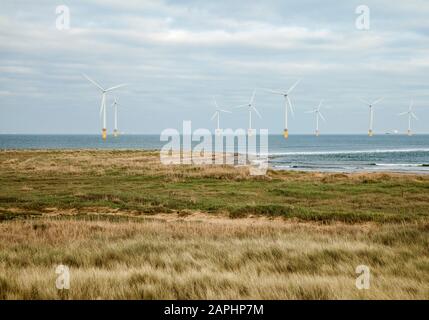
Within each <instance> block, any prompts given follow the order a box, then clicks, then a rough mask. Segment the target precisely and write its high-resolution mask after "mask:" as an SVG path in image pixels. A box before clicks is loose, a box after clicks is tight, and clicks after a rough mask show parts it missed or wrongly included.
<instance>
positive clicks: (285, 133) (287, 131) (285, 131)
mask: <svg viewBox="0 0 429 320" xmlns="http://www.w3.org/2000/svg"><path fill="white" fill-rule="evenodd" d="M283 137H284V138H285V139H287V138H289V130H288V129H284V130H283Z"/></svg>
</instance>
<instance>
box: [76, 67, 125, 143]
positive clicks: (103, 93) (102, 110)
mask: <svg viewBox="0 0 429 320" xmlns="http://www.w3.org/2000/svg"><path fill="white" fill-rule="evenodd" d="M82 75H83V76H84V77H85V79H86V80H88V81H89V82H91V83H92V84H93V85H94V86H96V87H97V88H98V89H100V91H101V107H100V116H103V128H102V130H101V135H102V138H103V140H106V138H107V125H106V122H107V119H106V94H107V92H109V91H112V90H115V89H118V88H121V87H123V86H126V84H119V85H117V86H113V87H110V88H108V89H104V88H103V87H102V86H100V85H99V84H98V83H97V82H95V81H94V80H92V79H91V78H90V77H88V76H87V75H86V74H82Z"/></svg>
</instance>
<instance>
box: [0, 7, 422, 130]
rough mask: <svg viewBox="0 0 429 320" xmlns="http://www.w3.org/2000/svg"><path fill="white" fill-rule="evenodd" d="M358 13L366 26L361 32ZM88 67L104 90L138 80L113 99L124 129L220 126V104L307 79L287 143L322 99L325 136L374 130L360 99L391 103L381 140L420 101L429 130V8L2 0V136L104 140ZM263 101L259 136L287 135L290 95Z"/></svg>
mask: <svg viewBox="0 0 429 320" xmlns="http://www.w3.org/2000/svg"><path fill="white" fill-rule="evenodd" d="M321 3H323V5H322V4H321ZM361 4H365V5H367V6H368V7H369V8H370V29H369V30H359V29H357V28H356V24H355V21H356V19H357V17H358V14H356V13H355V9H356V7H357V6H359V5H361ZM58 5H67V6H68V8H69V9H70V29H68V30H58V29H57V28H56V19H57V17H58V15H57V14H56V12H55V10H56V7H57V6H58ZM83 72H84V73H86V74H88V75H89V76H90V77H92V78H93V79H94V80H96V81H97V82H99V83H100V84H101V85H102V86H105V87H109V86H114V85H117V84H120V83H128V84H129V86H127V87H126V88H123V89H120V90H118V91H116V92H115V96H116V97H117V98H118V100H119V103H120V104H121V110H120V113H119V117H120V118H119V127H120V130H122V131H124V132H126V133H156V134H159V133H160V132H161V131H162V130H163V129H165V128H178V129H180V128H181V124H182V120H192V125H193V128H194V129H196V128H198V127H203V128H209V129H213V128H214V126H215V122H214V121H211V120H210V117H211V116H212V114H213V112H214V107H213V105H212V100H211V99H212V96H216V97H217V100H218V103H219V104H220V105H222V106H225V108H228V107H230V106H234V105H238V104H243V103H246V102H247V101H248V100H249V98H250V95H251V93H252V90H253V89H254V88H272V89H287V88H288V87H289V86H291V85H292V84H293V83H294V82H295V81H296V80H297V79H300V78H302V81H301V82H300V84H299V85H298V86H297V87H296V89H295V90H294V91H293V94H292V95H291V100H292V103H293V104H294V107H295V111H296V114H295V118H294V119H291V121H290V126H289V127H290V128H289V130H290V132H291V134H293V133H311V132H312V131H313V130H314V119H313V116H312V115H311V114H306V113H305V111H307V110H309V109H311V108H313V107H314V106H316V105H317V104H318V102H319V100H320V99H324V100H325V104H326V108H325V109H322V111H323V114H324V116H325V117H326V118H327V122H326V123H322V124H321V130H322V132H325V133H365V132H366V131H367V127H368V108H367V107H365V105H363V104H362V103H361V102H360V101H359V99H360V98H361V99H365V100H375V99H377V98H378V97H381V96H384V97H386V98H385V100H384V101H383V102H382V103H380V104H378V105H377V108H376V109H375V131H376V132H385V131H390V130H394V129H398V130H400V131H404V130H406V127H407V123H406V118H405V117H402V118H401V117H398V116H397V113H399V112H402V111H406V109H407V108H408V104H409V102H410V100H411V99H414V101H415V103H414V105H415V107H414V109H415V113H416V114H417V116H418V117H419V121H415V123H414V128H415V131H416V132H429V91H428V89H429V83H428V80H429V1H426V0H408V1H392V0H378V1H373V0H371V1H364V2H363V1H354V0H347V1H333V0H332V1H330V0H324V1H303V0H299V1H281V0H279V1H266V0H265V1H231V0H219V1H186V0H183V1H154V0H150V1H146V0H144V1H141V0H121V1H113V0H93V1H71V0H69V1H47V0H39V1H30V0H28V1H22V0H21V1H19V0H13V1H12V0H3V1H2V4H1V6H0V133H64V134H67V133H70V134H72V133H99V132H100V130H101V121H100V117H99V105H100V100H101V96H100V94H99V92H98V91H97V89H96V88H95V87H94V86H92V85H91V84H90V83H89V82H88V81H87V80H85V79H84V78H83V77H82V75H81V74H82V73H83ZM111 98H112V95H110V96H109V99H110V100H109V101H111ZM255 102H256V107H257V108H258V110H259V111H260V113H261V114H262V116H263V118H262V119H258V118H256V117H255V122H254V125H255V127H256V128H268V129H269V132H270V133H281V131H282V130H283V112H284V111H283V109H284V107H283V101H282V98H281V97H279V96H274V95H271V94H269V93H267V92H264V91H263V90H261V89H259V90H257V93H256V99H255ZM233 111H234V113H233V114H231V115H229V114H228V115H225V116H223V118H222V119H221V126H222V127H229V128H246V126H247V121H248V120H247V113H246V112H245V111H244V110H233ZM112 116H113V113H112V109H111V108H109V109H108V131H109V132H111V131H112V129H113V117H112Z"/></svg>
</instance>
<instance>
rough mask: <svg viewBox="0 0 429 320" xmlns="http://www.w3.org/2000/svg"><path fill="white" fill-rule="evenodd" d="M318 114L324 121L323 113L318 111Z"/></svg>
mask: <svg viewBox="0 0 429 320" xmlns="http://www.w3.org/2000/svg"><path fill="white" fill-rule="evenodd" d="M319 116H320V117H321V118H322V120H323V121H325V122H326V119H325V117H324V116H323V114H321V113H320V112H319Z"/></svg>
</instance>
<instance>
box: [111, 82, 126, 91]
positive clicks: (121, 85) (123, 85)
mask: <svg viewBox="0 0 429 320" xmlns="http://www.w3.org/2000/svg"><path fill="white" fill-rule="evenodd" d="M126 85H127V84H126V83H123V84H119V85H117V86H114V87H110V88H109V89H107V90H106V92H108V91H111V90H115V89H118V88H122V87H125V86H126Z"/></svg>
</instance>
